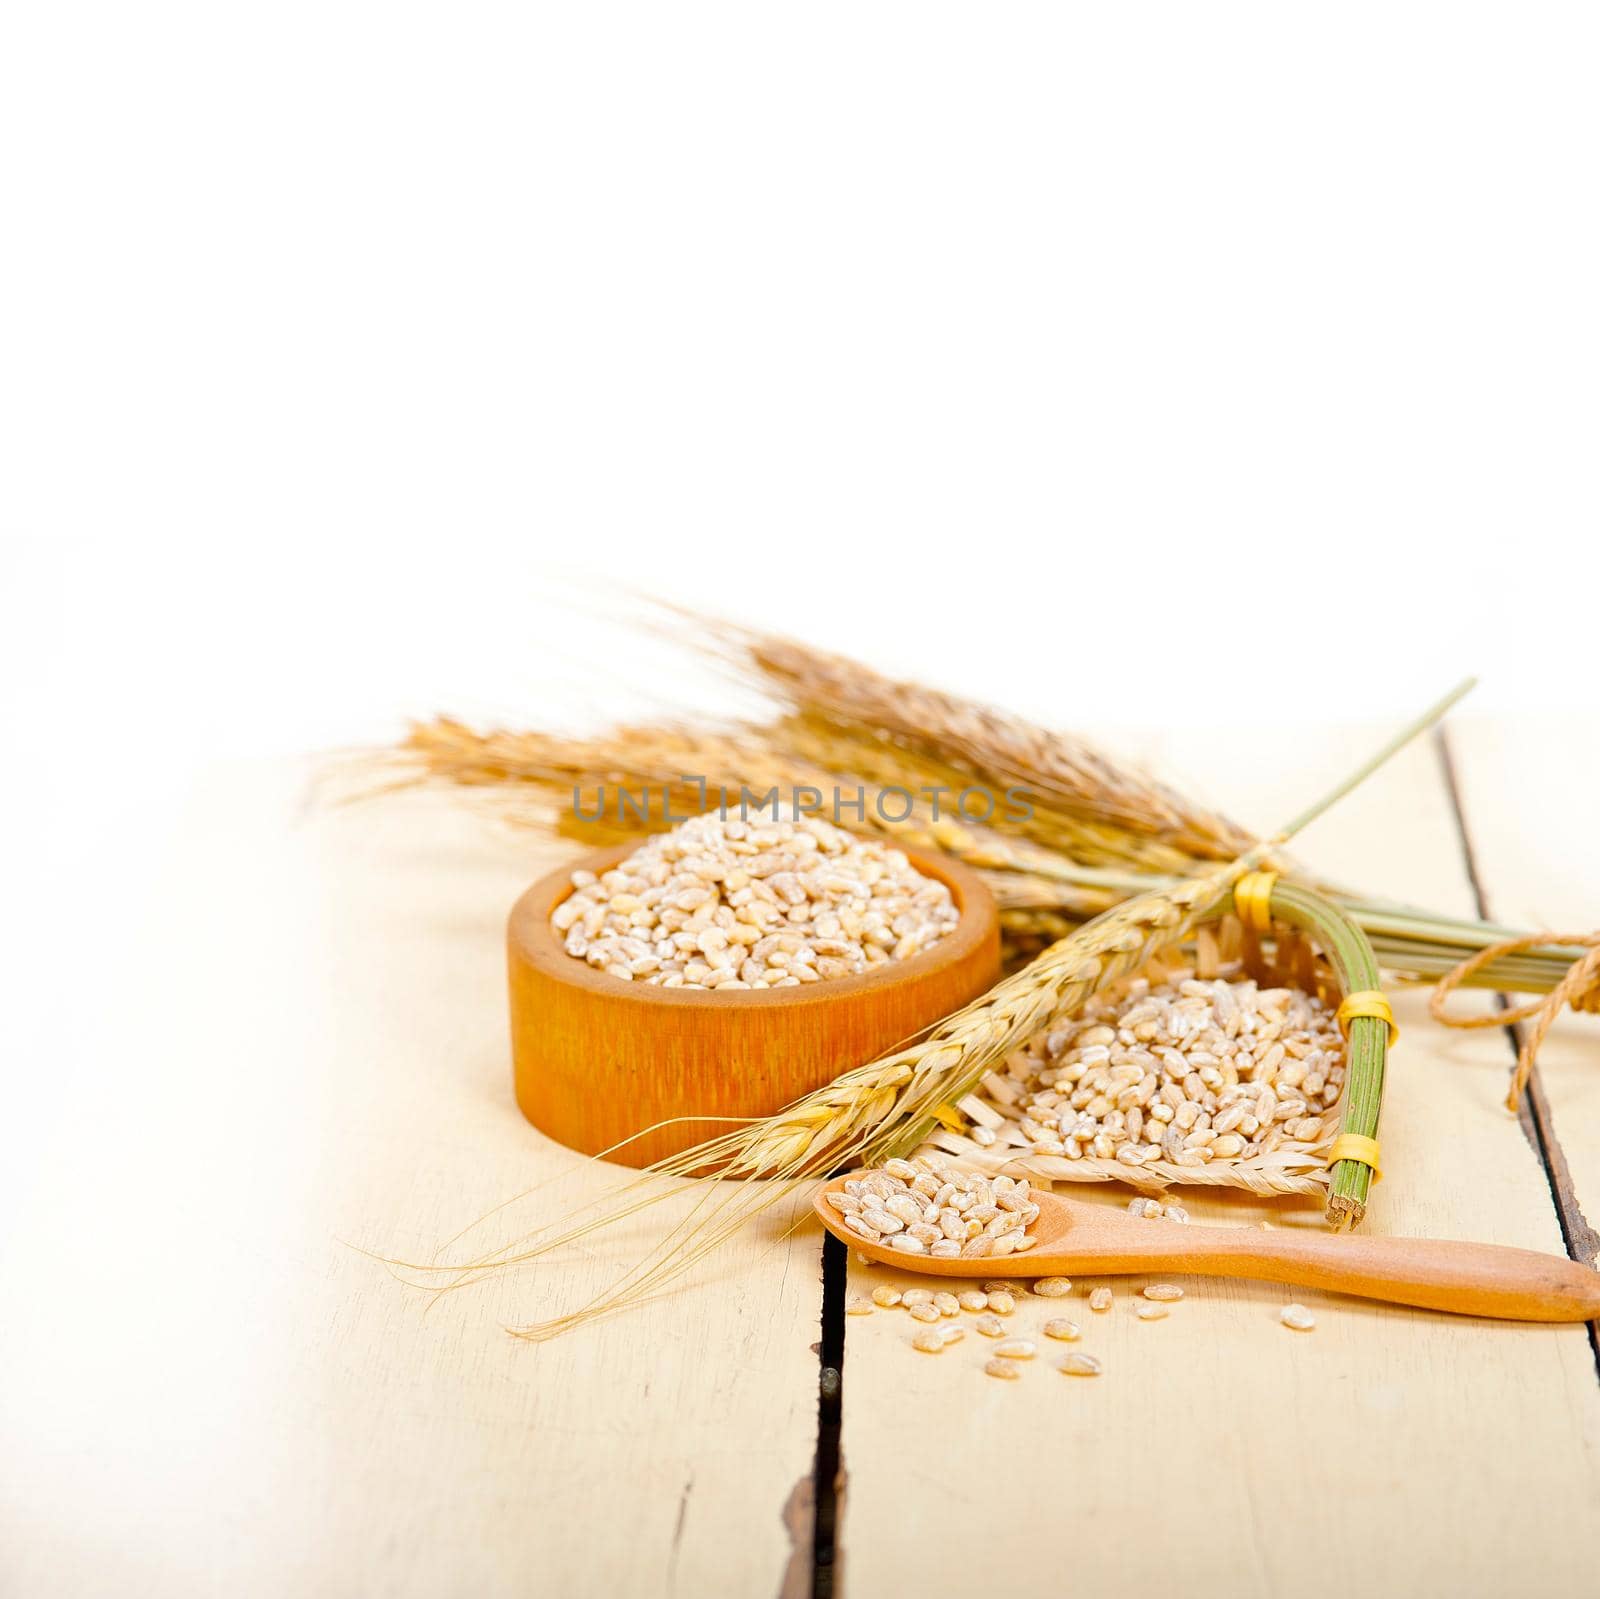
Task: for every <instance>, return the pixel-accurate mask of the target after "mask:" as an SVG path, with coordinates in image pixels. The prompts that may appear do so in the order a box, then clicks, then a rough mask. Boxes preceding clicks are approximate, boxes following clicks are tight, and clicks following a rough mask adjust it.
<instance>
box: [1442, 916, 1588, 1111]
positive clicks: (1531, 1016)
mask: <svg viewBox="0 0 1600 1599" xmlns="http://www.w3.org/2000/svg"><path fill="white" fill-rule="evenodd" d="M1543 944H1571V945H1575V946H1577V947H1579V948H1581V949H1583V950H1585V951H1587V953H1586V954H1583V955H1581V956H1579V957H1578V959H1577V960H1575V961H1574V962H1573V963H1572V965H1571V966H1569V967H1568V968H1567V974H1566V976H1565V977H1563V978H1562V979H1561V981H1560V982H1559V983H1557V984H1556V986H1555V987H1554V988H1552V989H1551V990H1550V992H1549V993H1548V994H1545V995H1543V996H1542V997H1540V998H1539V999H1531V1000H1529V1001H1528V1002H1527V1003H1526V1004H1523V1005H1511V1006H1508V1007H1507V1008H1506V1009H1505V1010H1500V1011H1495V1012H1494V1013H1493V1015H1490V1016H1461V1015H1451V1014H1450V1013H1449V1012H1448V1011H1447V1010H1446V1009H1445V1004H1446V1002H1447V1001H1448V1000H1449V998H1450V996H1451V995H1452V994H1453V993H1454V992H1455V991H1456V989H1457V988H1459V987H1460V986H1461V984H1462V983H1464V982H1466V980H1467V979H1468V978H1469V977H1471V976H1472V975H1473V974H1474V973H1475V972H1477V971H1479V970H1481V969H1482V968H1483V967H1485V966H1487V965H1488V964H1489V963H1490V962H1491V961H1494V960H1498V959H1499V958H1500V957H1501V956H1502V955H1520V954H1521V953H1522V952H1523V951H1524V950H1530V949H1537V948H1538V947H1539V946H1540V945H1543ZM1567 1005H1570V1006H1571V1007H1572V1008H1573V1009H1574V1010H1577V1011H1587V1012H1589V1013H1590V1014H1591V1015H1600V931H1597V932H1593V933H1577V934H1570V933H1563V934H1560V935H1557V934H1554V933H1528V934H1525V935H1524V936H1523V937H1521V938H1508V939H1504V940H1503V941H1502V942H1500V943H1498V944H1491V945H1489V947H1488V948H1487V949H1480V950H1479V951H1478V952H1477V953H1476V954H1474V955H1469V956H1468V957H1467V959H1466V960H1464V961H1462V963H1461V964H1460V965H1459V966H1457V967H1456V969H1455V970H1454V971H1452V972H1448V973H1447V974H1446V975H1445V976H1443V977H1441V978H1440V979H1439V982H1438V986H1437V987H1435V989H1434V991H1433V996H1432V998H1431V999H1429V1001H1428V1013H1429V1015H1431V1016H1432V1017H1433V1019H1434V1020H1435V1021H1436V1022H1441V1023H1443V1024H1444V1026H1446V1027H1461V1028H1472V1027H1507V1026H1509V1025H1510V1024H1511V1023H1512V1022H1527V1023H1528V1029H1527V1031H1526V1032H1525V1033H1524V1034H1523V1037H1522V1045H1521V1048H1520V1049H1518V1051H1517V1069H1516V1071H1515V1072H1514V1073H1513V1074H1512V1077H1511V1089H1510V1092H1509V1093H1507V1095H1506V1109H1507V1110H1510V1111H1515V1110H1518V1109H1519V1108H1520V1107H1521V1105H1522V1095H1523V1093H1524V1091H1525V1090H1526V1088H1527V1086H1528V1074H1529V1073H1530V1072H1531V1071H1532V1070H1533V1062H1534V1057H1535V1056H1537V1055H1538V1053H1539V1046H1540V1045H1541V1044H1542V1043H1543V1042H1544V1035H1545V1034H1546V1033H1548V1032H1549V1031H1550V1025H1551V1023H1552V1022H1554V1021H1555V1019H1556V1017H1557V1016H1559V1015H1560V1014H1561V1011H1562V1008H1563V1007H1564V1006H1567Z"/></svg>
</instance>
